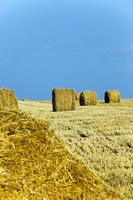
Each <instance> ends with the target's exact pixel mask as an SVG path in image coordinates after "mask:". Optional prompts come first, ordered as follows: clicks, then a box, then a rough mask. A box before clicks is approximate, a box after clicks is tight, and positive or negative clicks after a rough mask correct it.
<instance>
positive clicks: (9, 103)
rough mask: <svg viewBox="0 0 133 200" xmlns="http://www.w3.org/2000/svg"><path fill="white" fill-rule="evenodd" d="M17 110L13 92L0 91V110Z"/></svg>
mask: <svg viewBox="0 0 133 200" xmlns="http://www.w3.org/2000/svg"><path fill="white" fill-rule="evenodd" d="M5 108H6V109H18V101H17V98H16V95H15V92H14V91H13V90H8V89H0V110H2V109H5Z"/></svg>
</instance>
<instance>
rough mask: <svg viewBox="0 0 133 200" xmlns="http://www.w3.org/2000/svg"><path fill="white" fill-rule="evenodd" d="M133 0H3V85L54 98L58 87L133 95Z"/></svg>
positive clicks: (0, 65)
mask: <svg viewBox="0 0 133 200" xmlns="http://www.w3.org/2000/svg"><path fill="white" fill-rule="evenodd" d="M132 8H133V1H132V0H126V1H125V0H117V1H116V0H108V1H107V0H100V1H99V0H91V1H88V0H26V1H23V0H5V1H3V2H2V1H0V87H7V88H12V89H14V90H15V91H16V94H17V96H18V97H19V98H20V99H23V98H30V99H49V98H50V97H51V90H52V88H54V87H72V88H75V89H76V90H77V91H82V90H96V91H97V94H98V97H99V98H102V97H103V94H104V91H105V90H107V89H119V90H120V91H121V94H122V97H123V98H133V78H132V77H133V12H132Z"/></svg>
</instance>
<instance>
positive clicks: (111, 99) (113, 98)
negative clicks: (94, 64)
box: [104, 90, 120, 103]
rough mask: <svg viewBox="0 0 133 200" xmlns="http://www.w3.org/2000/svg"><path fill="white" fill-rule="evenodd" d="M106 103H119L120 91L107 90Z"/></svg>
mask: <svg viewBox="0 0 133 200" xmlns="http://www.w3.org/2000/svg"><path fill="white" fill-rule="evenodd" d="M104 101H105V103H119V102H120V92H119V90H107V91H106V92H105V95H104Z"/></svg>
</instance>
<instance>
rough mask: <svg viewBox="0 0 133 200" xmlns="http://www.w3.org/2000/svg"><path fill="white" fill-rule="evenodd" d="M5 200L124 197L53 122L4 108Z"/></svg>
mask: <svg viewBox="0 0 133 200" xmlns="http://www.w3.org/2000/svg"><path fill="white" fill-rule="evenodd" d="M0 157H1V160H0V199H1V200H44V199H45V200H120V199H121V198H120V196H119V195H118V194H116V192H114V191H113V190H112V189H111V188H110V187H108V186H107V185H106V184H105V183H104V182H102V181H101V180H100V178H99V177H98V176H97V175H95V174H94V173H93V172H92V171H91V170H90V169H89V168H88V167H86V166H85V165H84V164H83V163H82V162H81V161H78V160H77V159H75V158H74V157H73V156H72V155H71V154H70V153H69V151H68V150H67V148H66V147H65V146H64V145H63V144H62V143H61V142H60V140H59V139H58V138H57V136H56V135H55V134H54V132H53V131H52V130H51V129H50V127H49V125H48V124H47V123H45V122H43V123H42V122H41V121H38V120H35V119H33V118H31V117H30V116H27V115H26V114H25V113H22V112H17V111H2V112H0Z"/></svg>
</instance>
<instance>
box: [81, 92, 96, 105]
mask: <svg viewBox="0 0 133 200" xmlns="http://www.w3.org/2000/svg"><path fill="white" fill-rule="evenodd" d="M96 104H97V94H96V92H95V91H84V92H81V93H80V105H81V106H88V105H96Z"/></svg>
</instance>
